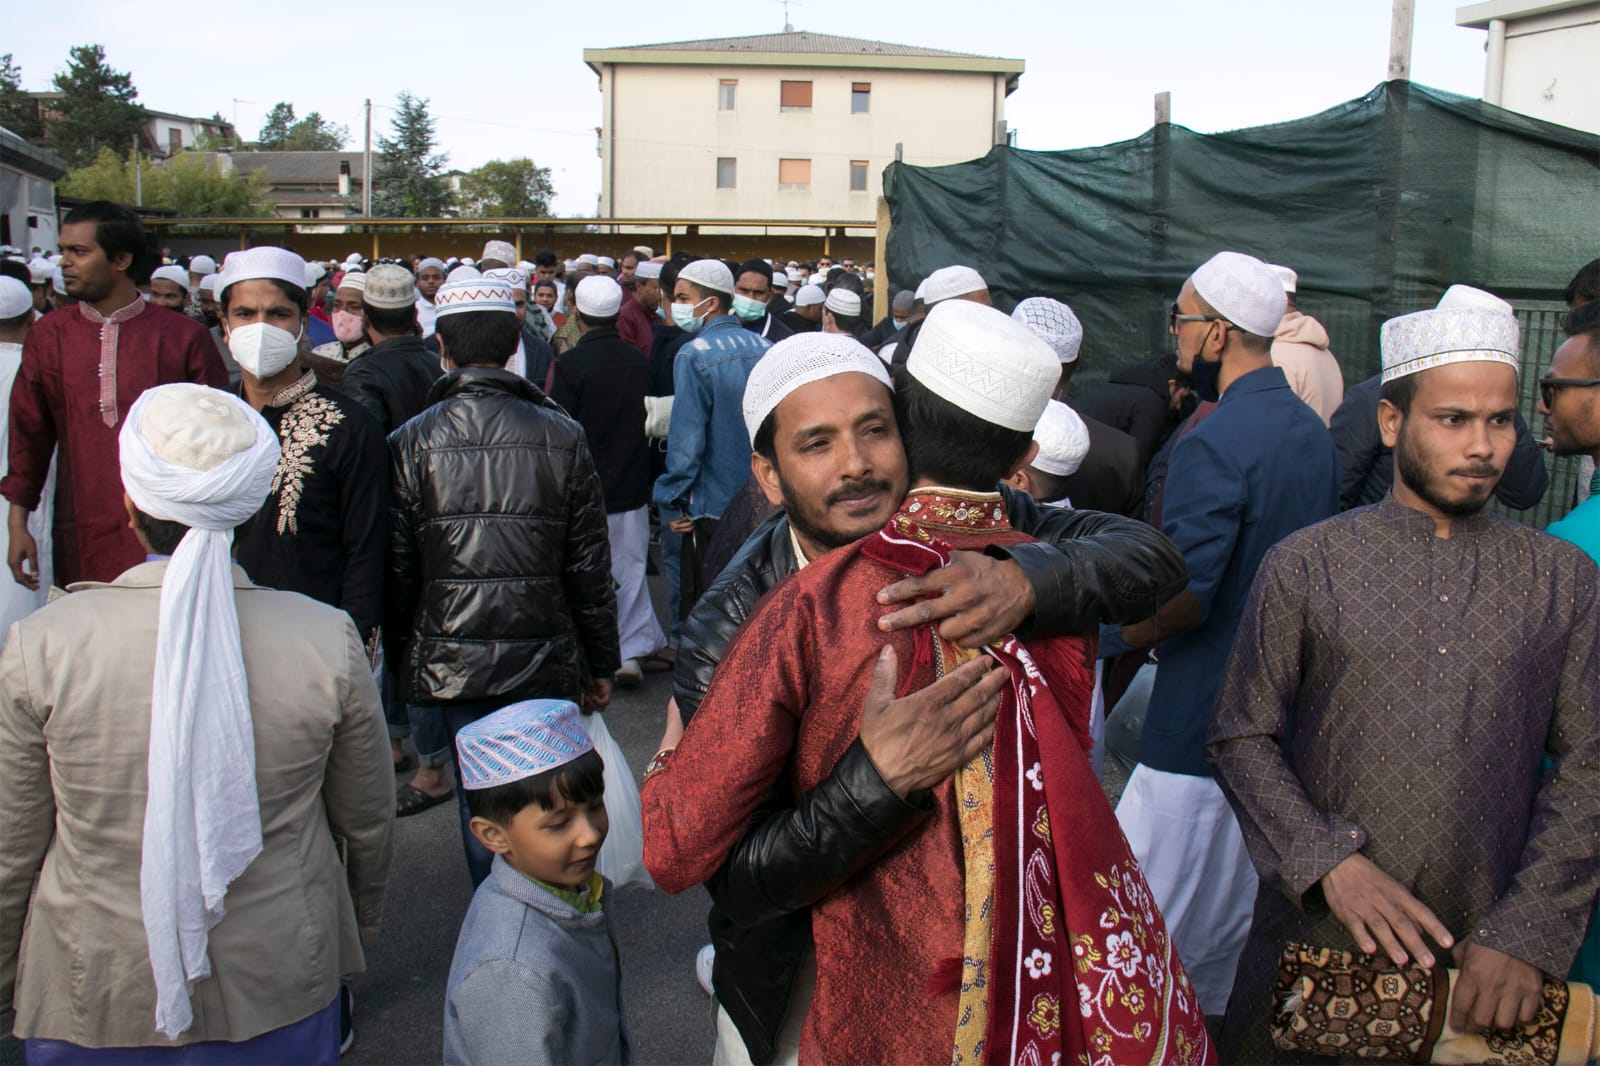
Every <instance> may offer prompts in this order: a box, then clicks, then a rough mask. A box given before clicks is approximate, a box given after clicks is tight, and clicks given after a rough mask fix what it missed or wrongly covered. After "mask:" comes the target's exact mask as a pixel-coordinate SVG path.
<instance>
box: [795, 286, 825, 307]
mask: <svg viewBox="0 0 1600 1066" xmlns="http://www.w3.org/2000/svg"><path fill="white" fill-rule="evenodd" d="M827 302H828V294H827V293H825V292H823V291H822V286H821V285H802V286H800V291H799V292H798V293H796V294H795V297H794V305H795V306H796V307H815V306H816V305H817V304H820V303H827Z"/></svg>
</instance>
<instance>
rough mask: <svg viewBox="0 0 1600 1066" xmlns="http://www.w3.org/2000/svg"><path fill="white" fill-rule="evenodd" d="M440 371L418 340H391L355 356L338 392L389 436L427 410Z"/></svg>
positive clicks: (419, 339) (393, 338) (433, 357)
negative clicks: (363, 410)
mask: <svg viewBox="0 0 1600 1066" xmlns="http://www.w3.org/2000/svg"><path fill="white" fill-rule="evenodd" d="M442 373H443V371H441V370H440V369H439V357H438V356H437V355H436V354H434V353H433V352H431V351H429V350H428V347H427V345H426V344H424V343H423V341H422V338H421V337H390V338H389V339H388V340H386V341H383V342H382V343H380V344H375V345H373V346H372V347H371V348H368V349H367V350H366V351H365V352H362V353H361V354H360V355H358V356H356V357H355V358H354V359H352V360H351V361H350V365H349V366H347V367H346V368H345V371H344V377H343V378H342V379H341V380H340V382H339V391H340V392H342V393H344V394H345V395H346V396H348V397H350V398H351V399H352V400H354V401H356V402H357V403H359V404H360V405H361V406H362V407H365V408H366V409H367V411H368V413H370V414H371V415H372V417H373V418H376V419H377V420H378V424H379V425H380V426H382V427H383V431H384V432H385V433H392V432H394V431H395V430H397V429H399V428H400V427H401V426H403V425H405V424H406V422H407V421H409V420H410V419H412V418H415V417H416V416H417V414H418V413H419V412H420V411H421V410H422V409H423V408H424V407H426V406H428V396H429V393H430V390H431V389H432V388H433V383H434V382H436V381H438V380H439V377H440V376H441V374H442Z"/></svg>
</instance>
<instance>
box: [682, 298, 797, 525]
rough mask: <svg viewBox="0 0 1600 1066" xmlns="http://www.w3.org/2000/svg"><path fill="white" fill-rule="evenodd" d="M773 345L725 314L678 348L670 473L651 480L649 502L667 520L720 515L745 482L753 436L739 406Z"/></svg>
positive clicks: (747, 477) (709, 322)
mask: <svg viewBox="0 0 1600 1066" xmlns="http://www.w3.org/2000/svg"><path fill="white" fill-rule="evenodd" d="M770 347H772V344H771V342H769V341H767V340H764V339H763V338H762V337H760V336H758V335H757V334H755V333H752V332H750V331H749V330H747V329H745V328H744V327H743V326H742V325H740V324H739V320H738V319H737V318H735V317H733V316H732V315H722V316H720V317H718V318H713V319H708V320H707V321H706V323H705V324H704V325H703V326H701V327H700V332H699V333H698V334H697V335H696V336H695V339H694V340H692V341H690V342H689V343H687V344H685V345H684V346H683V347H682V348H681V349H679V350H678V357H677V359H676V360H674V362H673V365H672V383H673V391H674V393H675V397H676V398H675V399H674V400H673V401H672V424H671V425H670V426H669V427H668V429H667V472H666V473H664V474H662V475H661V476H660V477H659V478H657V479H656V487H655V493H654V497H653V498H654V500H655V503H656V506H658V507H659V508H661V512H662V516H663V517H664V518H674V517H678V516H680V515H685V516H687V517H689V518H704V517H709V518H720V517H721V516H722V511H723V508H725V507H727V506H728V501H729V500H731V499H733V496H734V494H735V493H736V492H738V491H739V490H740V489H742V488H743V487H744V483H745V482H746V481H747V480H749V478H750V434H749V432H748V431H747V430H746V429H745V425H744V414H743V413H742V411H741V409H740V405H741V404H742V403H743V401H744V383H745V381H746V380H747V379H748V378H749V377H750V370H751V368H752V367H754V366H755V365H756V360H758V359H760V358H761V356H762V355H763V354H765V353H766V350H767V349H768V348H770Z"/></svg>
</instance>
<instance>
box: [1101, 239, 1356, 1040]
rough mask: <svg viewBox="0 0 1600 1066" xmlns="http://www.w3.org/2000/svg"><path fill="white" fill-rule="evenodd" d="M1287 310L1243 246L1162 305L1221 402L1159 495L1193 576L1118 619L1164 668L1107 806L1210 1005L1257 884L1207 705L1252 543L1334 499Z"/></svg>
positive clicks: (1209, 394) (1182, 348) (1224, 980)
mask: <svg viewBox="0 0 1600 1066" xmlns="http://www.w3.org/2000/svg"><path fill="white" fill-rule="evenodd" d="M1283 309H1284V297H1283V285H1282V283H1281V282H1280V281H1279V280H1278V275H1276V274H1275V273H1273V272H1272V269H1271V268H1270V267H1269V266H1267V265H1266V264H1265V263H1263V262H1261V260H1259V259H1256V258H1254V257H1252V256H1248V255H1242V254H1240V253H1238V252H1219V253H1217V255H1215V256H1213V257H1212V258H1211V259H1209V260H1208V261H1206V263H1204V264H1203V265H1202V266H1201V267H1200V268H1199V269H1198V270H1196V271H1195V272H1194V273H1193V274H1192V275H1191V276H1190V277H1189V279H1188V280H1187V281H1185V282H1184V283H1183V289H1182V291H1181V292H1180V293H1179V294H1178V299H1177V302H1175V303H1174V304H1173V305H1172V311H1171V316H1170V317H1171V322H1170V327H1171V330H1172V334H1173V336H1174V338H1175V339H1176V341H1177V347H1178V363H1179V365H1180V366H1181V367H1182V368H1183V369H1184V370H1186V371H1188V372H1189V374H1190V375H1191V376H1192V377H1193V378H1194V386H1195V391H1196V392H1197V393H1198V394H1199V395H1200V397H1201V399H1203V400H1212V401H1218V402H1217V407H1216V410H1215V411H1214V412H1213V413H1212V414H1211V415H1210V417H1208V418H1206V419H1205V420H1204V421H1203V422H1200V423H1199V424H1198V425H1197V426H1195V428H1193V429H1192V430H1190V431H1189V433H1188V435H1187V436H1185V437H1184V438H1183V439H1182V440H1181V441H1179V442H1178V444H1177V446H1176V447H1175V448H1174V450H1173V454H1172V465H1171V467H1170V470H1169V474H1168V478H1167V485H1166V496H1165V500H1164V503H1163V508H1162V515H1161V531H1162V532H1163V533H1165V534H1166V535H1167V536H1168V537H1169V538H1170V539H1171V540H1172V542H1173V543H1174V544H1176V545H1177V546H1178V548H1179V550H1180V551H1182V552H1183V557H1184V561H1185V562H1186V563H1188V565H1189V587H1188V589H1187V590H1186V591H1185V592H1184V593H1182V594H1181V595H1179V596H1178V597H1176V598H1175V599H1174V600H1173V601H1172V602H1171V603H1170V604H1168V605H1166V606H1165V607H1163V608H1162V610H1160V611H1158V612H1157V613H1156V615H1155V616H1154V617H1152V618H1151V619H1149V620H1148V621H1146V622H1141V623H1139V624H1138V625H1135V626H1128V627H1126V628H1124V629H1123V631H1122V633H1123V637H1124V639H1125V640H1126V641H1127V642H1128V644H1130V645H1132V646H1133V647H1148V646H1150V645H1152V644H1156V643H1158V642H1159V644H1160V666H1159V667H1158V668H1157V671H1156V679H1155V688H1154V691H1153V692H1152V693H1151V697H1150V709H1149V713H1148V715H1147V716H1146V718H1145V725H1144V733H1143V739H1142V742H1141V745H1140V755H1139V765H1138V766H1137V767H1135V769H1134V771H1133V774H1132V776H1131V777H1130V778H1129V780H1128V786H1127V789H1126V790H1125V791H1124V792H1123V794H1122V800H1121V802H1120V804H1119V805H1118V807H1117V817H1118V818H1119V820H1120V821H1121V822H1122V827H1123V829H1124V831H1125V832H1126V833H1127V834H1128V840H1129V841H1130V842H1131V843H1132V845H1133V849H1134V852H1135V853H1136V854H1137V855H1138V856H1139V861H1140V863H1141V864H1143V866H1144V869H1145V873H1146V875H1148V877H1149V878H1150V887H1151V890H1152V891H1153V892H1154V893H1155V900H1156V904H1157V905H1158V906H1159V907H1160V908H1161V911H1162V913H1163V914H1164V915H1166V918H1167V924H1168V926H1169V927H1170V928H1171V929H1172V935H1173V940H1174V942H1175V943H1176V944H1177V947H1178V953H1179V954H1180V955H1182V956H1183V961H1184V963H1185V964H1186V965H1187V966H1188V968H1189V976H1190V977H1191V978H1193V980H1194V983H1195V988H1196V990H1197V993H1198V995H1199V997H1200V1003H1201V1006H1203V1007H1204V1008H1205V1012H1206V1014H1208V1015H1218V1014H1221V1013H1222V1012H1223V1009H1224V1008H1225V1007H1226V1006H1227V1003H1228V993H1229V991H1230V990H1231V989H1232V987H1233V974H1234V967H1235V966H1236V965H1237V963H1238V959H1239V952H1240V950H1241V949H1243V947H1244V937H1245V934H1246V933H1247V932H1248V931H1249V929H1250V910H1251V902H1252V900H1253V899H1254V898H1255V889H1256V874H1255V870H1254V869H1253V868H1252V867H1251V865H1250V856H1249V855H1248V854H1247V853H1246V852H1245V847H1244V839H1243V838H1242V837H1241V836H1240V834H1239V825H1238V822H1237V821H1235V819H1234V816H1233V812H1232V810H1230V809H1229V807H1228V802H1227V799H1226V798H1225V797H1224V796H1223V794H1222V790H1221V789H1220V788H1218V787H1217V782H1216V780H1215V779H1214V778H1213V777H1212V771H1211V764H1210V763H1209V762H1207V761H1206V753H1205V742H1206V730H1207V728H1208V727H1209V726H1210V724H1211V714H1212V706H1213V704H1214V703H1215V702H1216V696H1217V687H1218V685H1219V684H1221V681H1222V669H1223V665H1224V663H1226V661H1227V658H1228V649H1229V648H1230V647H1232V645H1233V635H1234V631H1235V630H1236V629H1237V628H1238V626H1239V618H1240V616H1241V615H1242V613H1243V612H1244V605H1245V599H1246V597H1247V596H1248V594H1249V592H1250V583H1251V581H1252V580H1253V579H1254V578H1255V575H1256V569H1257V567H1258V566H1260V564H1261V557H1262V556H1263V555H1265V554H1266V552H1267V549H1268V548H1270V547H1272V546H1273V545H1274V544H1276V543H1277V542H1278V541H1279V540H1281V539H1282V538H1283V537H1285V536H1287V535H1289V534H1290V533H1293V532H1294V531H1295V530H1297V529H1301V528H1304V527H1305V526H1308V525H1311V524H1312V523H1314V522H1319V521H1321V520H1322V519H1324V518H1327V517H1328V516H1329V515H1332V514H1334V513H1335V512H1336V511H1337V510H1338V499H1339V497H1338V493H1339V480H1338V479H1339V471H1338V462H1337V457H1336V455H1335V451H1334V446H1333V440H1332V438H1331V437H1329V435H1328V430H1327V427H1326V426H1324V425H1323V424H1322V419H1320V418H1318V417H1317V414H1316V412H1315V411H1313V410H1312V409H1311V408H1310V407H1308V406H1306V404H1305V403H1303V402H1302V401H1301V400H1300V398H1299V397H1298V396H1296V395H1295V394H1294V392H1293V391H1292V390H1291V389H1290V388H1289V382H1288V379H1287V378H1286V377H1285V376H1284V373H1283V371H1282V370H1281V369H1279V368H1278V367H1275V366H1273V365H1272V335H1273V333H1274V332H1275V331H1276V330H1277V328H1278V322H1279V320H1281V319H1282V318H1283ZM1219 393H1220V396H1221V399H1220V401H1219V400H1218V395H1219Z"/></svg>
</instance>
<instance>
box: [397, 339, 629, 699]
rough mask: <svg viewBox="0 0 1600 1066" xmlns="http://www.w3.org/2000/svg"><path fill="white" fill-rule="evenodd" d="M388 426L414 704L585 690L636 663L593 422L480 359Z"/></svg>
mask: <svg viewBox="0 0 1600 1066" xmlns="http://www.w3.org/2000/svg"><path fill="white" fill-rule="evenodd" d="M429 400H430V405H429V406H428V408H427V409H426V410H424V411H423V412H422V414H420V415H418V416H417V417H415V418H413V419H411V420H410V421H409V422H407V423H406V424H405V425H403V426H401V427H400V428H399V429H397V430H395V431H394V432H393V433H392V434H390V436H389V452H390V457H391V459H392V471H393V474H392V478H393V481H392V484H393V492H392V493H391V495H390V503H391V507H392V508H393V525H392V534H391V540H390V552H389V571H390V573H389V578H390V581H389V586H388V589H387V591H386V594H385V597H384V608H385V617H386V618H387V622H386V624H385V626H384V633H385V639H386V641H387V645H386V653H387V654H388V655H389V656H390V662H391V663H393V664H394V669H395V676H396V677H397V679H398V680H399V682H400V691H401V694H402V696H403V697H404V698H405V699H406V700H408V701H410V702H412V703H440V702H450V701H456V700H475V699H489V698H504V699H506V700H507V701H510V700H516V699H529V698H533V697H549V698H565V699H576V698H577V696H578V694H579V692H580V690H581V688H582V687H583V685H584V678H585V677H610V676H611V675H612V674H614V673H615V672H616V671H617V668H618V667H620V666H621V665H622V661H621V657H620V655H619V654H618V648H617V597H616V593H615V592H614V591H613V590H612V585H611V544H610V539H609V537H608V536H607V532H606V509H605V502H604V497H603V496H602V495H601V491H600V479H599V477H598V476H596V474H595V469H594V460H593V459H592V458H590V455H589V448H588V446H587V445H586V444H585V443H584V438H583V429H582V428H581V427H580V426H579V425H578V424H577V423H576V422H574V421H573V420H572V419H570V418H568V417H567V415H566V413H565V412H563V411H562V410H561V408H560V407H558V406H556V405H555V404H554V403H552V402H551V401H550V400H549V399H547V398H546V397H545V395H544V393H542V392H540V391H539V389H538V388H537V387H535V386H534V385H533V384H531V383H530V382H528V381H526V380H524V379H523V378H521V377H518V376H517V375H516V374H513V373H511V372H510V371H506V370H497V369H489V368H484V367H468V368H466V369H463V370H458V371H456V372H455V373H452V374H449V375H447V376H446V377H443V378H441V379H439V381H438V383H437V384H436V385H435V386H434V388H433V391H432V392H431V393H430V394H429Z"/></svg>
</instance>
